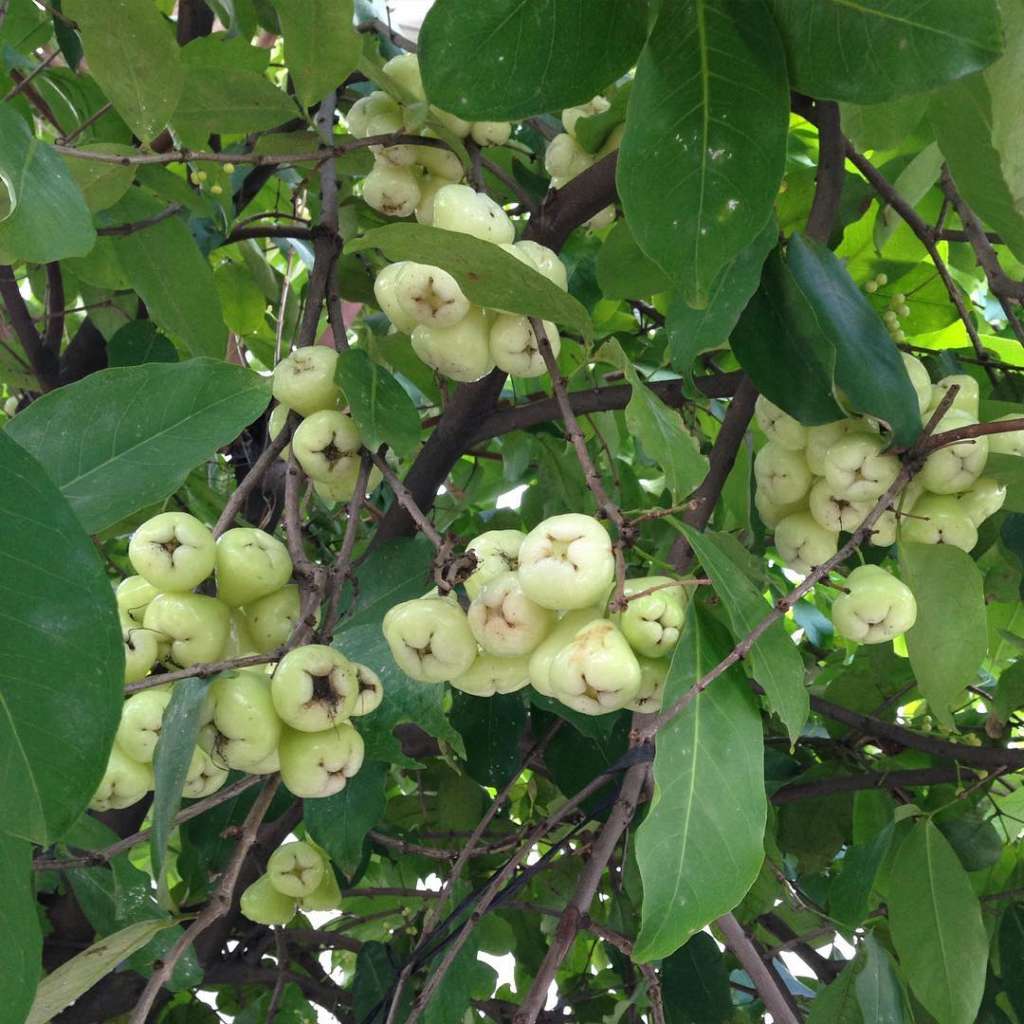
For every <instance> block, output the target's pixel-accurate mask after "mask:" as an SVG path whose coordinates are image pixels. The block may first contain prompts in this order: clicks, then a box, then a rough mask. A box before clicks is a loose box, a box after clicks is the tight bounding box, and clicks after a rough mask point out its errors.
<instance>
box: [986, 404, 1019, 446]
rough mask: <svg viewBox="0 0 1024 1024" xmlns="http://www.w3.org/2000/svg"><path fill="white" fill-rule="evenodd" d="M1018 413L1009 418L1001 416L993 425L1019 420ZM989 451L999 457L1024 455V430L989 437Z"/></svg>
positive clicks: (1011, 414) (1009, 431)
mask: <svg viewBox="0 0 1024 1024" xmlns="http://www.w3.org/2000/svg"><path fill="white" fill-rule="evenodd" d="M1020 418H1021V416H1020V415H1019V414H1018V413H1010V415H1009V416H1000V417H999V418H998V419H997V420H993V421H992V422H993V423H1002V422H1004V421H1006V420H1019V419H1020ZM988 450H989V451H990V452H993V453H996V454H998V455H1024V430H1008V431H1006V433H1004V434H989V435H988Z"/></svg>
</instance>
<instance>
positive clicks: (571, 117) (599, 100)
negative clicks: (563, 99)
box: [562, 96, 611, 138]
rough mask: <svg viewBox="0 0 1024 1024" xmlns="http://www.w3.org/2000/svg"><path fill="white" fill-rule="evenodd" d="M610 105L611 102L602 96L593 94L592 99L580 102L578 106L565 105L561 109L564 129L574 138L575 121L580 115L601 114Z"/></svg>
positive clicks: (591, 115)
mask: <svg viewBox="0 0 1024 1024" xmlns="http://www.w3.org/2000/svg"><path fill="white" fill-rule="evenodd" d="M610 106H611V104H610V103H609V102H608V100H606V99H605V98H604V97H603V96H595V97H594V98H593V99H592V100H588V101H587V102H586V103H581V104H580V105H579V106H578V107H566V109H565V110H563V111H562V124H563V125H564V126H565V130H566V131H567V132H568V133H569V134H570V135H571V136H572V137H573V138H576V122H577V121H578V120H579V119H580V118H581V117H593V116H594V114H603V113H604V112H605V111H606V110H607V109H608V108H609V107H610Z"/></svg>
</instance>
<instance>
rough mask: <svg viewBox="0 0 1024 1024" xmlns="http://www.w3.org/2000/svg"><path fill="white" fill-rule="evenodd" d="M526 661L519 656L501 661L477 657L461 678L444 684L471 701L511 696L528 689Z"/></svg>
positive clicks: (481, 656) (528, 678)
mask: <svg viewBox="0 0 1024 1024" xmlns="http://www.w3.org/2000/svg"><path fill="white" fill-rule="evenodd" d="M529 662H530V659H529V657H528V656H527V655H525V654H521V655H518V656H516V657H502V656H499V655H496V654H487V653H484V654H480V655H477V659H476V661H474V662H473V664H472V665H470V667H469V669H468V671H466V672H463V673H462V675H461V676H457V677H456V678H455V679H449V680H448V681H449V682H450V683H451V685H452V686H454V687H455V689H456V690H461V691H462V692H463V693H470V694H472V695H473V696H474V697H493V696H494V695H495V694H496V693H514V692H515V691H516V690H521V689H523V687H524V686H529V685H530V670H529Z"/></svg>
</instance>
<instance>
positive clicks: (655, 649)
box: [612, 576, 689, 658]
mask: <svg viewBox="0 0 1024 1024" xmlns="http://www.w3.org/2000/svg"><path fill="white" fill-rule="evenodd" d="M677 584H678V581H677V580H673V579H670V578H669V577H668V576H641V577H639V578H637V579H632V580H626V585H625V587H624V588H623V593H624V595H625V596H626V597H627V598H631V600H630V601H629V604H627V605H626V607H625V609H624V610H623V611H622V612H618V613H616V614H615V615H614V616H613V617H612V621H613V622H615V623H616V625H618V627H619V629H621V630H622V635H623V636H624V637H625V638H626V639H627V640H628V641H629V645H630V646H631V647H632V648H633V650H634V651H636V653H637V654H638V655H643V656H644V657H646V658H663V657H665V656H666V655H668V654H671V653H672V651H673V650H674V649H675V646H676V643H677V642H678V641H679V634H680V633H681V632H682V629H683V622H684V621H685V619H686V605H687V603H688V601H689V594H688V593H687V588H686V587H681V586H678V585H677ZM654 588H657V589H654ZM645 590H650V591H651V593H649V594H644V593H643V592H644V591H645ZM634 594H642V595H643V596H641V597H634V596H633V595H634Z"/></svg>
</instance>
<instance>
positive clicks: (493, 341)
mask: <svg viewBox="0 0 1024 1024" xmlns="http://www.w3.org/2000/svg"><path fill="white" fill-rule="evenodd" d="M544 333H545V334H546V335H547V338H548V343H549V345H550V346H551V354H552V355H553V356H554V357H555V358H556V359H557V358H558V353H559V352H560V351H561V348H562V339H561V336H560V335H559V333H558V328H557V327H556V326H555V325H554V324H553V323H552V322H551V321H550V320H545V321H544ZM489 344H490V348H491V358H492V359H493V360H494V364H495V366H497V367H498V369H499V370H504V371H505V372H506V373H507V374H510V375H511V376H513V377H526V378H529V377H542V376H543V375H544V374H545V373H547V364H546V363H545V362H544V356H543V355H541V351H540V343H539V342H538V340H537V334H536V332H535V331H534V329H533V324H531V323H530V319H529V317H525V316H519V315H518V314H516V313H499V314H498V316H497V317H496V318H495V320H494V323H493V324H491V333H490V336H489Z"/></svg>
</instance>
